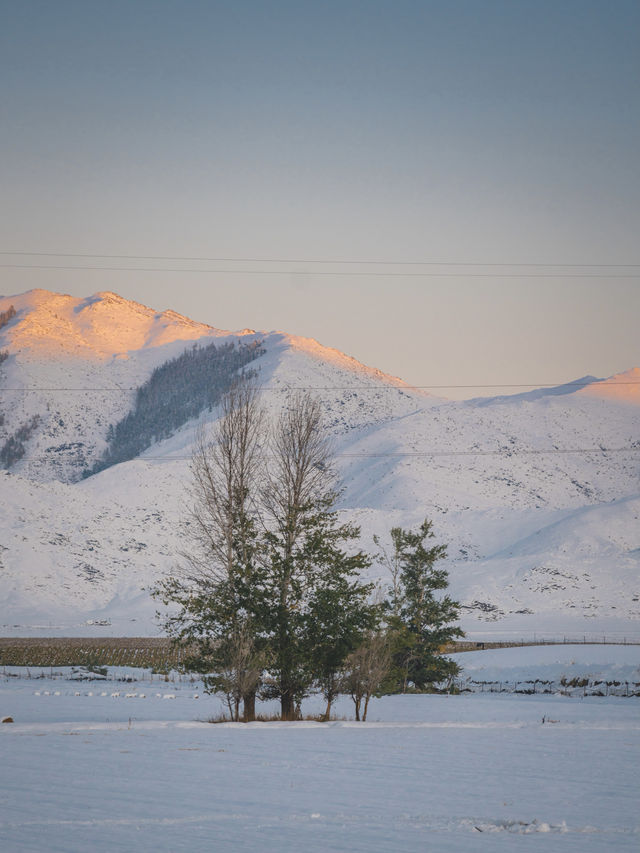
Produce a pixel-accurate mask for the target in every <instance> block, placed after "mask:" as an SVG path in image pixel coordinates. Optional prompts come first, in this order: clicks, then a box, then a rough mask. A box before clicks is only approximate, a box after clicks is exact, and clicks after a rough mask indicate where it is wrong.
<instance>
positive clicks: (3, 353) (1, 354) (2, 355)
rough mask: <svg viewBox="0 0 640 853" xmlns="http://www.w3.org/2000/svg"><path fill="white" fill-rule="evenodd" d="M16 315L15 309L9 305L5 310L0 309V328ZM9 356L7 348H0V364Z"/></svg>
mask: <svg viewBox="0 0 640 853" xmlns="http://www.w3.org/2000/svg"><path fill="white" fill-rule="evenodd" d="M15 316H16V309H15V308H14V307H13V305H9V307H8V308H7V310H6V311H0V329H1V328H2V327H3V326H6V325H7V323H8V322H9V320H12V319H13V318H14V317H15ZM8 358H9V350H6V349H4V350H0V364H2V362H3V361H6V360H7V359H8Z"/></svg>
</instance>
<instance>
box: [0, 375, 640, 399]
mask: <svg viewBox="0 0 640 853" xmlns="http://www.w3.org/2000/svg"><path fill="white" fill-rule="evenodd" d="M604 383H606V380H605V379H594V380H591V381H589V382H538V383H535V382H528V383H512V384H504V385H491V384H487V385H380V386H379V387H378V386H375V385H287V386H284V387H275V386H273V385H265V386H263V387H258V388H255V389H254V390H256V391H260V392H261V391H280V392H288V391H373V392H375V393H378V392H379V391H399V392H407V391H425V390H431V391H434V390H438V389H440V390H446V389H452V390H453V389H457V390H464V389H467V390H474V389H476V390H477V389H482V388H533V389H534V391H535V390H538V389H541V388H551V389H553V388H587V387H590V386H594V387H595V388H597V387H598V386H599V385H603V387H605V388H618V387H620V386H622V385H640V380H625V381H624V382H612V383H610V384H604ZM138 387H139V386H135V387H128V388H127V387H125V388H95V387H94V388H38V387H34V386H31V387H30V388H0V394H1V393H3V392H4V391H10V392H15V393H21V392H24V393H26V392H31V391H42V392H47V393H57V392H58V391H62V392H70V393H85V392H91V393H96V394H98V393H99V394H103V393H116V394H120V393H122V394H128V393H129V392H131V391H137V390H138ZM452 402H454V401H452ZM458 402H464V401H458Z"/></svg>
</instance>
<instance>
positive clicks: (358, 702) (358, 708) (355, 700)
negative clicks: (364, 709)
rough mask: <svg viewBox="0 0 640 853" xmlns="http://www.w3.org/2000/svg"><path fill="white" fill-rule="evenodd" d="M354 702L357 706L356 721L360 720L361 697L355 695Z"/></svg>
mask: <svg viewBox="0 0 640 853" xmlns="http://www.w3.org/2000/svg"><path fill="white" fill-rule="evenodd" d="M353 704H354V705H355V706H356V722H357V723H359V722H360V697H359V696H358V697H356V696H354V697H353Z"/></svg>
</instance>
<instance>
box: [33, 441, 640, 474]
mask: <svg viewBox="0 0 640 853" xmlns="http://www.w3.org/2000/svg"><path fill="white" fill-rule="evenodd" d="M143 453H144V451H143ZM607 453H640V446H639V447H591V448H589V447H566V448H550V449H548V450H511V449H510V448H505V449H503V450H409V451H398V452H395V453H392V452H380V453H373V452H370V453H367V452H362V453H336V454H335V456H336V458H340V459H403V458H411V459H415V458H431V457H436V456H438V457H439V456H551V455H555V454H563V455H566V454H607ZM67 458H68V457H67ZM191 458H192V457H191V456H143V455H140V456H134V457H132V458H131V459H123V460H122V462H180V461H184V460H190V459H191ZM263 458H270V457H268V456H267V457H263ZM23 460H24V461H25V462H52V461H60V460H59V457H56V458H53V459H52V458H51V457H48V456H32V457H28V456H27V457H23V459H21V460H19V461H23ZM71 461H73V460H71ZM114 464H121V463H114ZM109 467H112V466H109ZM103 470H106V469H103Z"/></svg>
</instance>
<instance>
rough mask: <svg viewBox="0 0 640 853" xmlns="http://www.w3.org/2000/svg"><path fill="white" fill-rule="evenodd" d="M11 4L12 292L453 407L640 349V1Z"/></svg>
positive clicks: (610, 365)
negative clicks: (258, 338) (275, 352)
mask: <svg viewBox="0 0 640 853" xmlns="http://www.w3.org/2000/svg"><path fill="white" fill-rule="evenodd" d="M1 5H2V28H1V31H0V81H1V83H0V116H1V119H0V150H1V152H2V156H1V157H0V192H1V196H2V206H1V210H0V252H1V253H2V254H0V293H2V294H5V295H10V294H14V293H20V292H22V291H24V290H28V289H31V288H36V287H41V288H46V289H49V290H57V291H61V292H65V293H69V294H71V295H74V296H87V295H90V294H92V293H95V292H97V291H101V290H111V291H115V292H117V293H119V294H121V295H122V296H124V297H127V298H130V299H135V300H137V301H139V302H143V303H144V304H147V305H150V306H152V307H154V308H157V309H158V310H163V309H165V308H171V309H173V310H175V311H178V312H180V313H182V314H186V315H188V316H191V317H192V318H194V319H196V320H199V321H201V322H206V323H210V324H211V325H214V326H216V327H218V328H223V329H241V328H246V327H249V328H255V329H282V330H285V331H288V332H292V333H295V334H300V335H308V336H311V337H314V338H316V339H318V340H320V341H321V342H322V343H323V344H325V345H327V346H333V347H337V348H338V349H340V350H343V351H344V352H346V353H348V354H349V355H352V356H354V357H356V358H358V359H359V360H361V361H363V362H365V363H367V364H369V365H371V366H375V367H378V368H380V369H382V370H384V371H386V372H388V373H392V374H394V375H397V376H400V377H401V378H403V379H405V380H406V381H408V382H410V383H411V384H415V385H425V386H448V387H449V392H447V391H444V393H445V395H446V396H452V397H454V396H478V394H479V393H481V389H478V388H473V389H468V390H466V389H460V388H455V387H453V386H461V385H464V386H482V387H483V388H485V389H486V391H487V393H488V392H490V391H491V389H492V388H493V387H495V386H498V385H505V384H513V385H521V384H531V385H538V384H543V383H561V382H565V381H570V380H572V379H577V378H579V377H582V376H584V375H587V374H591V375H596V376H608V375H611V374H613V373H616V372H619V371H622V370H625V369H627V368H629V367H632V366H636V365H639V364H640V346H639V344H638V320H639V319H640V248H639V246H640V240H639V239H638V238H639V235H640V215H639V210H640V166H639V162H638V151H640V101H639V97H638V92H639V91H640V85H639V84H640V51H638V48H637V46H638V44H639V43H640V3H638V2H637V0H633V2H627V0H602V2H591V0H562V2H558V0H552V2H547V0H531V2H529V0H485V2H478V0H446V2H445V0H441V2H432V0H394V2H385V1H384V0H380V2H378V0H362V2H358V1H357V0H340V2H334V0H324V2H321V3H320V2H317V0H315V1H314V2H305V0H297V2H283V0H272V2H261V0H254V2H243V0H235V2H233V3H228V2H224V3H222V2H216V0H208V2H199V1H198V0H192V2H188V0H181V2H164V0H154V2H147V0H136V2H135V3H131V2H120V1H119V0H110V2H109V3H104V2H93V0H81V2H68V0H58V2H56V3H50V2H31V0H22V2H21V3H19V4H17V3H10V2H8V0H4V2H1ZM194 259H204V260H194ZM56 267H62V269H59V268H56ZM69 267H75V269H69ZM96 267H98V268H101V269H95V268H96Z"/></svg>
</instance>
